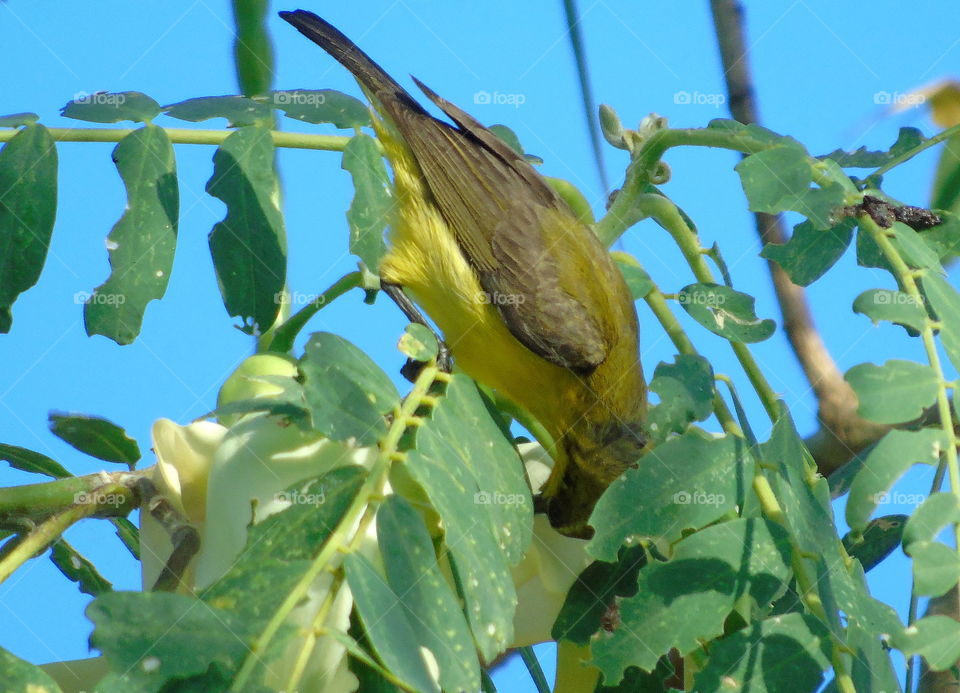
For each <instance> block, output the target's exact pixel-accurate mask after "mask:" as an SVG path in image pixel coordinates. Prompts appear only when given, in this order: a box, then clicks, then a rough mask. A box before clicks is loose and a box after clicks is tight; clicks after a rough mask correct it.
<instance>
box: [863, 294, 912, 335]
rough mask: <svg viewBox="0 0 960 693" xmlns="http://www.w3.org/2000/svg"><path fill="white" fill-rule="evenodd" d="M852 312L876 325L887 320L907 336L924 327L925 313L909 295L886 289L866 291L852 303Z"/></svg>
mask: <svg viewBox="0 0 960 693" xmlns="http://www.w3.org/2000/svg"><path fill="white" fill-rule="evenodd" d="M853 312H854V313H860V314H861V315H866V316H867V317H868V318H870V320H871V321H872V322H873V324H874V325H876V324H877V323H878V322H880V321H881V320H888V321H890V322H892V323H895V324H897V325H901V326H903V327H904V328H905V329H906V330H907V333H908V334H911V335H916V334H918V333H919V332H920V331H921V330H922V329H923V328H924V326H925V325H926V322H927V311H926V310H924V307H923V305H922V303H921V302H920V301H919V300H918V299H917V298H915V297H913V296H911V295H910V294H907V293H904V292H902V291H890V290H888V289H868V290H866V291H864V292H863V293H862V294H860V295H859V296H857V297H856V298H855V299H854V301H853Z"/></svg>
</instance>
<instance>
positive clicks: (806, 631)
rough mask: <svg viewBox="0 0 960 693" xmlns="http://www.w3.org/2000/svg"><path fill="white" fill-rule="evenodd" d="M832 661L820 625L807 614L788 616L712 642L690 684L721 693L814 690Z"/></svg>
mask: <svg viewBox="0 0 960 693" xmlns="http://www.w3.org/2000/svg"><path fill="white" fill-rule="evenodd" d="M830 661H831V646H830V637H829V634H828V633H827V631H826V629H825V628H824V627H823V625H821V624H820V622H819V621H817V620H816V619H815V618H813V617H812V616H807V615H806V614H786V615H784V616H776V617H774V618H770V619H767V620H765V621H760V622H759V623H754V624H752V625H751V626H750V627H749V628H745V629H743V630H741V631H738V632H736V633H733V634H732V635H730V636H728V637H726V638H724V639H723V640H719V641H717V642H716V643H713V645H712V646H711V648H710V658H709V659H708V660H707V665H706V666H705V667H704V668H703V670H702V671H700V672H698V673H697V674H696V676H695V677H694V680H693V686H694V690H697V691H721V690H722V691H724V693H736V692H737V691H749V692H750V693H767V692H768V691H769V693H780V692H781V691H816V690H818V689H819V687H820V684H821V683H822V682H823V672H824V671H825V670H827V669H828V668H829V667H830Z"/></svg>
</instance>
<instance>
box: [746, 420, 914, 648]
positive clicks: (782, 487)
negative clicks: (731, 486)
mask: <svg viewBox="0 0 960 693" xmlns="http://www.w3.org/2000/svg"><path fill="white" fill-rule="evenodd" d="M759 455H760V459H761V460H762V461H763V462H764V463H765V466H769V467H772V469H771V472H772V473H771V474H770V475H769V476H768V478H769V480H770V485H771V486H772V488H773V491H774V494H775V495H776V498H777V500H778V501H779V503H780V506H781V508H782V509H783V517H784V522H785V525H786V527H787V528H788V530H789V531H790V535H791V537H793V538H794V541H796V544H797V548H798V550H799V551H801V552H802V553H803V554H804V555H806V556H807V557H808V558H807V562H808V563H809V562H811V561H812V562H813V563H814V565H813V567H814V568H815V570H816V582H815V589H816V591H817V596H818V597H819V599H820V601H821V603H822V604H823V605H824V609H825V610H826V612H827V624H826V625H828V626H829V627H830V628H831V629H833V631H834V632H835V633H836V636H837V637H838V638H841V639H842V638H843V637H844V636H843V624H842V623H841V620H840V610H841V609H842V610H843V613H844V615H845V616H846V619H847V621H848V622H857V623H861V624H863V625H864V627H865V628H868V629H869V630H870V632H874V633H877V632H885V633H892V632H894V631H895V630H897V629H899V628H900V627H901V626H900V622H899V620H898V619H897V616H896V613H895V612H894V611H893V610H892V609H891V608H890V607H889V606H887V605H885V604H882V603H880V602H878V601H877V600H875V599H873V597H871V596H870V593H869V592H868V590H867V585H866V580H865V578H864V575H863V570H862V569H860V566H859V564H858V563H854V564H853V566H852V567H851V568H850V569H849V571H848V569H847V567H846V561H845V557H844V556H843V554H842V552H841V545H840V537H839V536H837V528H836V523H835V522H834V518H833V509H832V506H831V503H830V491H829V488H828V485H827V481H826V479H824V478H823V477H821V476H819V475H817V474H816V473H815V472H816V466H815V465H814V463H813V459H812V457H811V456H810V453H809V452H808V451H807V449H806V447H804V444H803V441H802V440H801V439H800V436H799V434H798V433H797V429H796V426H795V425H794V423H793V420H792V419H791V417H790V415H789V413H788V412H787V411H786V410H785V409H784V408H782V407H781V415H780V417H779V418H778V419H777V423H776V424H775V425H774V428H773V432H772V434H771V436H770V440H769V441H767V442H766V443H764V444H762V445H761V446H760V451H759ZM848 507H849V506H848Z"/></svg>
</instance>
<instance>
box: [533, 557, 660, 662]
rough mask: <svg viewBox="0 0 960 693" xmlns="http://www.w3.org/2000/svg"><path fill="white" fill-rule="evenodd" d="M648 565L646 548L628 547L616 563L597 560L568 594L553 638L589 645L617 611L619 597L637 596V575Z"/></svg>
mask: <svg viewBox="0 0 960 693" xmlns="http://www.w3.org/2000/svg"><path fill="white" fill-rule="evenodd" d="M646 564H647V552H646V550H645V549H644V547H643V546H625V547H623V548H622V549H620V555H619V556H618V558H617V561H616V563H607V562H606V561H594V562H593V563H591V564H590V565H589V566H587V568H586V569H585V570H584V571H583V572H582V573H580V575H578V576H577V581H576V582H574V583H573V584H572V585H571V586H570V589H569V590H568V591H567V596H566V599H564V602H563V607H562V608H561V609H560V613H559V615H558V616H557V620H556V621H554V624H553V629H552V630H551V637H553V639H554V640H558V641H559V640H570V641H571V642H574V643H576V644H577V645H587V644H589V643H590V637H591V636H592V635H593V634H594V633H596V632H597V631H599V630H600V628H601V627H602V625H603V618H604V615H605V614H607V612H608V611H609V610H610V609H613V608H615V604H616V600H617V598H618V597H632V596H633V595H635V594H636V593H637V576H638V575H639V572H640V569H641V568H643V567H644V566H645V565H646Z"/></svg>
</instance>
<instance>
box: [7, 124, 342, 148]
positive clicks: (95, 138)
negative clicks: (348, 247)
mask: <svg viewBox="0 0 960 693" xmlns="http://www.w3.org/2000/svg"><path fill="white" fill-rule="evenodd" d="M137 129H139V128H123V129H120V128H47V131H48V132H49V133H50V136H51V137H53V139H54V140H55V141H57V142H119V141H120V140H122V139H123V138H124V137H126V136H127V135H129V134H130V133H132V132H136V130H137ZM163 129H164V131H165V132H166V133H167V137H169V138H170V141H171V142H173V143H174V144H213V145H220V144H223V141H224V140H225V139H227V138H228V137H229V136H230V135H232V134H233V133H234V132H236V130H189V129H186V128H163ZM18 132H20V131H19V130H0V142H7V141H9V140H11V139H13V137H14V136H15V135H16V134H17V133H18ZM270 135H271V137H272V138H273V144H274V146H276V147H284V148H287V149H321V150H324V151H335V152H342V151H343V149H344V148H345V147H346V146H347V142H349V141H350V138H349V137H344V136H342V135H309V134H305V133H301V132H279V131H277V130H273V131H271V133H270Z"/></svg>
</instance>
